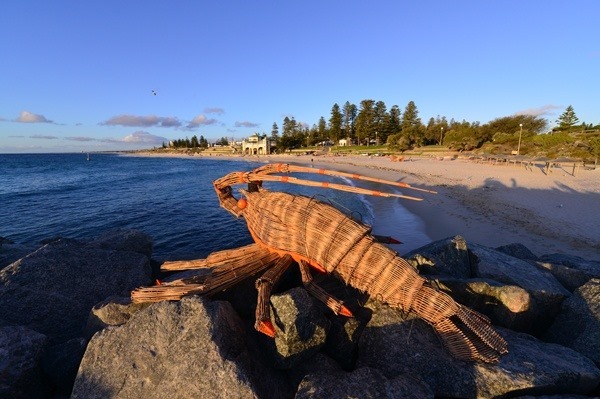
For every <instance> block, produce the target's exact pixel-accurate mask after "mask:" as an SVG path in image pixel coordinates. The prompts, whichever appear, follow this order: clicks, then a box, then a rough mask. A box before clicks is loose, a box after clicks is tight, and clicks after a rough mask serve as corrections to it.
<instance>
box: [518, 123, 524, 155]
mask: <svg viewBox="0 0 600 399" xmlns="http://www.w3.org/2000/svg"><path fill="white" fill-rule="evenodd" d="M519 126H520V127H521V130H520V131H519V144H518V145H517V155H519V154H520V152H521V136H522V135H523V124H522V123H519Z"/></svg>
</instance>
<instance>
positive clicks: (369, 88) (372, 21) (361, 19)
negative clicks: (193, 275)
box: [0, 0, 600, 153]
mask: <svg viewBox="0 0 600 399" xmlns="http://www.w3.org/2000/svg"><path fill="white" fill-rule="evenodd" d="M598 15H600V1H596V0H589V1H578V0H574V1H570V2H567V1H554V0H546V1H543V2H539V1H513V0H504V1H474V0H473V1H462V0H456V1H427V0H420V1H411V2H407V1H400V0H397V1H364V0H361V1H354V0H343V1H342V0H340V1H337V0H319V1H313V0H305V1H285V0H282V1H226V0H224V1H183V0H175V1H151V0H145V1H141V0H140V1H135V0H129V1H112V0H103V1H91V0H90V1H59V0H57V1H46V0H40V1H31V0H8V1H6V2H3V3H2V5H1V6H0V40H1V41H0V153H11V152H70V151H97V150H126V149H134V148H151V147H152V146H154V145H157V146H159V145H160V144H161V143H162V141H164V140H170V139H175V138H184V137H186V136H187V137H192V136H193V135H197V136H198V137H199V136H200V135H203V136H204V137H205V138H208V139H209V140H210V139H218V138H220V137H229V138H231V137H233V138H236V139H238V138H243V137H246V136H248V135H250V134H252V133H254V132H259V133H263V132H264V133H270V131H271V127H272V125H273V123H274V122H276V123H277V124H278V125H279V127H280V129H281V125H282V121H283V118H284V117H285V116H288V117H294V118H295V119H296V121H298V122H301V123H305V124H307V125H308V126H312V125H313V124H316V123H317V122H318V120H319V118H320V117H321V116H323V117H325V119H326V120H328V119H329V116H330V112H331V107H332V106H333V104H334V103H337V104H339V105H340V106H342V105H343V104H344V103H345V102H346V101H350V102H351V103H354V104H356V105H359V104H360V101H361V100H364V99H372V100H375V101H380V100H381V101H384V102H385V104H386V105H387V107H388V110H389V109H390V108H391V106H392V105H398V106H399V107H400V108H401V109H402V110H403V109H404V107H405V106H406V104H407V103H408V102H409V101H414V102H415V104H416V106H417V108H418V110H419V116H420V117H421V119H422V120H423V122H427V120H428V119H429V118H430V117H436V116H438V115H439V116H445V117H446V118H448V119H452V118H454V119H455V120H459V121H460V120H463V119H464V120H467V121H469V122H475V121H479V122H481V123H486V122H488V121H490V120H493V119H495V118H498V117H503V116H509V115H514V114H518V113H529V114H534V115H541V116H543V117H545V118H547V119H548V120H549V121H550V122H552V123H554V122H555V121H556V119H557V117H558V116H559V115H560V114H561V113H562V112H563V111H564V110H565V108H566V107H567V106H568V105H572V106H573V107H574V109H575V112H576V114H577V116H578V117H579V120H580V121H582V122H587V123H594V124H598V123H600V77H599V76H600V72H599V71H600V25H599V24H598V23H597V19H598ZM153 90H154V91H155V92H156V95H153V93H152V91H153Z"/></svg>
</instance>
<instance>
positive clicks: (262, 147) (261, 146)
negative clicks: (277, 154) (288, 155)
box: [242, 134, 275, 155]
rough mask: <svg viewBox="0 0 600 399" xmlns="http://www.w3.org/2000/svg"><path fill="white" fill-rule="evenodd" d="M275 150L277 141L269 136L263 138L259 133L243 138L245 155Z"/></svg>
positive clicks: (243, 152) (265, 153)
mask: <svg viewBox="0 0 600 399" xmlns="http://www.w3.org/2000/svg"><path fill="white" fill-rule="evenodd" d="M274 150H275V141H274V140H272V139H270V138H268V137H265V138H261V137H260V136H259V135H258V134H253V135H252V136H250V137H248V138H247V139H244V140H242V154H244V155H267V154H271V153H272V152H273V151H274Z"/></svg>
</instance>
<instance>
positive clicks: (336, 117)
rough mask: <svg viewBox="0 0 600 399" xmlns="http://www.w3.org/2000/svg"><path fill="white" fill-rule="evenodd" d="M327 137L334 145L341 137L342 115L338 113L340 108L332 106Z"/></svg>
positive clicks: (335, 105)
mask: <svg viewBox="0 0 600 399" xmlns="http://www.w3.org/2000/svg"><path fill="white" fill-rule="evenodd" d="M329 135H330V137H329V138H330V139H331V140H333V142H334V143H337V142H338V140H339V139H341V138H342V137H341V136H342V113H341V112H340V106H339V105H337V103H336V104H333V107H332V108H331V118H329Z"/></svg>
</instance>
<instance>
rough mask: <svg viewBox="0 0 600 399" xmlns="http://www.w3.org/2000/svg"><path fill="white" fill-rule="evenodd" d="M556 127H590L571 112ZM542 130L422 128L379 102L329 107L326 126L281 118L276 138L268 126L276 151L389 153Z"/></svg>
mask: <svg viewBox="0 0 600 399" xmlns="http://www.w3.org/2000/svg"><path fill="white" fill-rule="evenodd" d="M557 123H558V126H557V127H556V128H555V129H554V130H559V131H564V130H566V131H569V130H572V129H574V128H581V129H591V128H594V126H592V125H591V124H590V125H586V124H585V123H583V124H581V125H579V119H578V118H577V116H576V114H575V111H574V109H573V107H572V106H569V107H568V108H567V110H566V111H565V112H564V113H563V114H562V115H561V116H560V117H559V119H558V120H557ZM547 128H548V121H547V120H546V119H544V118H541V117H539V116H532V115H513V116H507V117H501V118H497V119H494V120H493V121H491V122H488V123H486V124H483V125H482V124H480V123H479V122H467V121H464V120H463V121H462V122H458V121H455V120H454V119H451V120H450V121H448V120H447V118H446V117H440V116H438V117H437V118H433V117H432V118H430V119H429V120H428V121H427V123H426V124H424V123H422V121H421V118H420V117H419V111H418V109H417V106H416V105H415V103H414V102H413V101H410V102H409V103H408V104H407V105H406V107H405V108H404V111H403V112H402V111H401V110H400V108H399V107H398V106H397V105H393V106H392V107H391V108H390V109H389V111H388V110H387V106H386V104H385V103H384V102H383V101H374V100H363V101H361V102H360V105H359V106H358V107H357V106H356V105H354V104H351V103H350V102H348V101H347V102H346V103H345V104H344V105H343V106H342V107H340V106H339V105H338V104H337V103H336V104H334V105H333V107H332V108H331V113H330V118H329V121H328V122H327V121H326V120H325V118H324V117H321V118H320V119H319V121H318V123H317V124H315V125H313V126H312V127H310V128H309V127H307V126H306V125H303V124H299V123H298V122H297V121H296V120H295V119H294V118H293V117H292V118H289V117H285V118H284V120H283V125H282V132H281V136H280V132H279V127H278V125H277V123H273V127H272V130H271V138H272V139H275V140H277V142H278V148H279V149H281V150H287V149H291V148H299V147H302V146H310V145H314V144H315V143H319V142H324V141H326V140H331V141H333V142H337V141H338V140H339V139H341V138H350V139H351V140H352V141H353V142H354V143H356V144H359V145H369V144H382V143H387V144H389V146H390V148H391V149H394V150H399V151H404V150H407V149H411V148H415V147H420V146H424V145H430V144H440V145H445V146H447V147H449V148H452V149H456V150H471V149H474V148H478V147H480V146H481V145H483V144H484V143H486V142H491V141H495V140H496V139H499V140H501V139H502V138H503V136H506V135H510V136H513V135H515V134H516V133H519V134H521V135H523V136H524V137H527V136H532V135H536V134H540V133H544V132H546V131H547ZM595 128H600V126H598V125H597V126H595Z"/></svg>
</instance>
